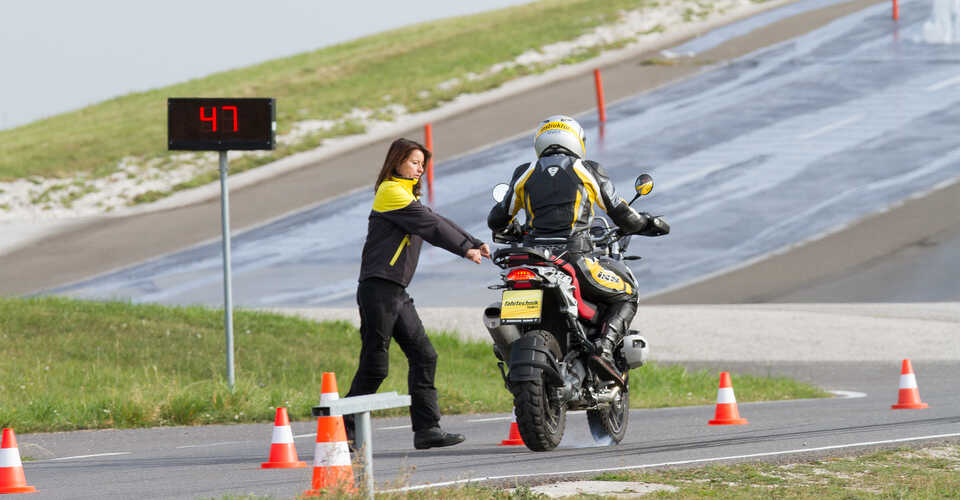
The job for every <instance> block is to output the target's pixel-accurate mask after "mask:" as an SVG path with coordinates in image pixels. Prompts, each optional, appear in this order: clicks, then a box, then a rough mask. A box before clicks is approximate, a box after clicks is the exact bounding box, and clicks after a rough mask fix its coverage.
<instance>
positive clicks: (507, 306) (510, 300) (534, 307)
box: [500, 290, 543, 324]
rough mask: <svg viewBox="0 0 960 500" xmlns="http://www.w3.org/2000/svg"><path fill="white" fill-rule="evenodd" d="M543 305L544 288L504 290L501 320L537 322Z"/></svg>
mask: <svg viewBox="0 0 960 500" xmlns="http://www.w3.org/2000/svg"><path fill="white" fill-rule="evenodd" d="M542 305H543V290H504V291H503V297H502V299H501V301H500V321H501V322H503V323H505V324H510V323H537V322H539V321H540V308H541V306H542Z"/></svg>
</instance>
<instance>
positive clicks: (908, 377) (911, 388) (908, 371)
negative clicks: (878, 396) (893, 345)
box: [890, 359, 929, 410]
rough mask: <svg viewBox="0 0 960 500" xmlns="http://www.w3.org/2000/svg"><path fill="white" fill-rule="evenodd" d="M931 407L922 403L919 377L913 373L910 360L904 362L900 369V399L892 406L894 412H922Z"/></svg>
mask: <svg viewBox="0 0 960 500" xmlns="http://www.w3.org/2000/svg"><path fill="white" fill-rule="evenodd" d="M927 406H929V405H928V404H927V403H924V402H923V401H920V391H919V390H918V389H917V376H916V375H914V373H913V365H911V364H910V360H909V359H905V360H903V366H902V368H901V369H900V397H899V398H898V401H897V404H895V405H892V406H890V408H891V409H894V410H920V409H923V408H926V407H927Z"/></svg>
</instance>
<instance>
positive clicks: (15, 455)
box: [0, 429, 37, 493]
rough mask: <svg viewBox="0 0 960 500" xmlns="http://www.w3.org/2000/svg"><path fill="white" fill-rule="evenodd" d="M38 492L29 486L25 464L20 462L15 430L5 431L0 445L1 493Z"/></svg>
mask: <svg viewBox="0 0 960 500" xmlns="http://www.w3.org/2000/svg"><path fill="white" fill-rule="evenodd" d="M35 491H37V489H36V488H34V487H33V486H28V485H27V479H26V477H24V475H23V463H22V462H21V461H20V450H19V449H17V438H16V436H14V435H13V429H4V430H3V442H2V444H0V493H33V492H35Z"/></svg>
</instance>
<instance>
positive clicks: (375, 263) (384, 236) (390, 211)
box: [360, 177, 483, 287]
mask: <svg viewBox="0 0 960 500" xmlns="http://www.w3.org/2000/svg"><path fill="white" fill-rule="evenodd" d="M416 182H417V181H416V180H414V179H405V178H401V177H391V178H390V179H388V180H385V181H383V182H381V183H380V187H378V188H377V194H376V196H374V198H373V210H371V211H370V222H369V225H368V226H367V241H366V242H365V243H364V245H363V257H362V262H361V264H360V281H363V280H365V279H367V278H382V279H385V280H390V281H393V282H395V283H398V284H400V285H401V286H404V287H406V286H407V285H408V284H410V279H411V278H413V273H414V271H416V270H417V261H418V260H419V258H420V246H421V245H422V244H423V240H427V241H428V242H429V243H430V244H432V245H434V246H438V247H440V248H443V249H446V250H449V251H450V252H452V253H455V254H457V255H459V256H461V257H463V256H465V255H466V254H467V250H470V249H471V248H480V246H481V245H483V242H482V241H480V240H478V239H476V238H474V237H473V236H471V235H470V234H469V233H467V232H466V231H464V230H463V229H461V228H460V226H458V225H456V224H455V223H454V222H453V221H451V220H449V219H447V218H446V217H443V216H442V215H440V214H438V213H436V212H434V211H433V210H431V209H430V208H429V207H426V206H424V205H422V204H420V201H419V200H418V199H417V198H416V197H415V196H414V195H413V186H414V184H416Z"/></svg>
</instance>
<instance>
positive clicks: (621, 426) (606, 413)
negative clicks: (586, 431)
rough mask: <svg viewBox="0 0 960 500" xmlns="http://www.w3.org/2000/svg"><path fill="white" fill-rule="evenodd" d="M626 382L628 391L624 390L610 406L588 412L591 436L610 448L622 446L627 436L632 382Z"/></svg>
mask: <svg viewBox="0 0 960 500" xmlns="http://www.w3.org/2000/svg"><path fill="white" fill-rule="evenodd" d="M627 376H628V377H629V375H627ZM625 381H626V382H627V389H624V390H622V391H621V392H620V394H619V395H618V397H617V399H616V400H614V401H613V402H612V403H610V406H608V407H606V408H603V409H601V410H587V423H588V424H589V425H590V434H592V435H593V440H594V441H596V442H597V443H601V444H606V445H608V446H609V445H615V444H620V441H623V438H624V436H626V435H627V423H628V422H629V420H630V391H629V387H630V381H629V379H627V380H625Z"/></svg>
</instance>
